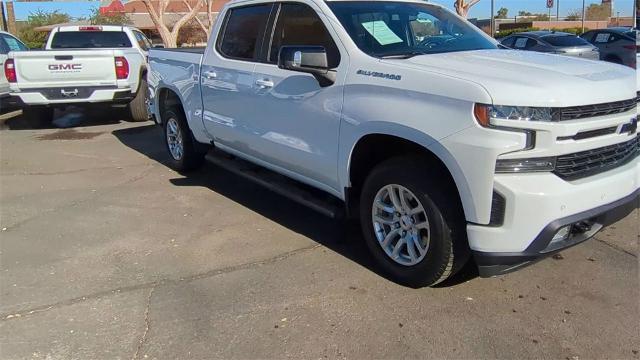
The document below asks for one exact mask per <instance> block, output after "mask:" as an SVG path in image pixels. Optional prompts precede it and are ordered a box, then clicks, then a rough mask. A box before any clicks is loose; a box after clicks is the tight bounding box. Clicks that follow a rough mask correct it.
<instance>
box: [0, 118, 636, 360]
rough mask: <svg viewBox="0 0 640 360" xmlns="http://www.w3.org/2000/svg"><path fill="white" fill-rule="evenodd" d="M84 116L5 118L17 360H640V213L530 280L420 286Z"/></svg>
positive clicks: (296, 210) (148, 139) (243, 191)
mask: <svg viewBox="0 0 640 360" xmlns="http://www.w3.org/2000/svg"><path fill="white" fill-rule="evenodd" d="M70 119H71V120H70V121H71V123H67V124H62V125H60V124H59V123H58V126H72V127H70V128H65V129H63V128H56V127H55V126H44V127H42V128H34V126H32V124H24V123H22V122H21V118H20V117H19V116H17V117H12V118H9V119H7V117H6V116H5V118H4V120H2V121H1V123H2V130H0V160H1V166H0V204H1V209H0V228H1V229H2V232H1V233H0V238H1V239H0V251H1V253H0V274H1V278H0V281H1V282H0V285H1V289H0V290H1V304H0V357H1V358H3V359H21V358H35V359H38V358H48V359H70V358H74V359H106V358H109V359H113V358H123V359H145V358H159V359H165V358H242V359H248V358H354V359H365V358H366V359H370V358H452V359H453V358H455V359H460V358H553V359H579V358H582V359H585V358H619V359H627V358H630V359H638V358H640V353H639V351H640V344H639V340H638V339H639V335H640V330H639V327H638V320H639V316H638V315H639V304H638V298H639V294H638V285H639V278H638V233H639V227H640V219H639V217H638V211H636V212H634V213H632V214H631V215H630V216H628V217H627V218H626V219H624V220H622V221H620V222H618V223H617V224H615V225H613V226H611V227H610V228H608V229H607V230H605V231H603V232H601V233H599V234H598V235H597V236H596V238H594V239H591V240H590V241H588V242H586V243H584V244H582V245H580V246H577V247H574V248H572V249H569V250H567V251H564V252H562V253H561V255H560V256H557V257H556V258H553V259H547V260H544V261H543V262H541V263H538V264H537V265H536V266H532V267H529V268H526V269H523V270H522V271H519V272H516V273H513V274H509V275H506V276H503V277H500V278H492V279H481V278H477V277H475V276H474V274H473V271H471V270H468V271H465V273H464V274H463V275H462V276H458V277H457V278H455V279H453V280H452V281H449V282H448V283H445V284H443V285H442V286H440V287H438V288H424V289H418V290H416V289H409V288H405V287H401V286H399V285H396V284H394V283H393V282H390V281H389V280H387V279H385V278H384V277H382V276H380V275H379V274H378V273H376V271H375V268H374V267H373V266H372V263H371V260H370V259H369V257H368V255H367V254H366V252H365V249H364V247H363V245H362V243H361V241H360V238H359V235H358V234H357V232H353V231H345V230H344V229H343V228H342V227H341V225H340V224H339V223H337V222H334V221H331V220H328V219H326V218H323V217H321V216H319V215H316V213H314V212H312V211H310V210H308V209H306V208H304V207H301V206H299V205H297V204H295V203H292V202H290V201H288V200H286V199H284V198H282V197H280V196H278V195H276V194H272V193H269V192H268V191H265V190H263V189H262V188H260V187H259V186H257V185H254V184H252V183H250V182H247V181H246V180H243V179H241V178H239V177H237V176H234V175H232V174H230V173H228V172H226V171H224V170H221V169H218V168H216V167H214V166H212V165H207V166H205V167H204V168H203V169H202V170H200V171H198V172H196V173H194V174H190V175H189V176H186V177H185V176H182V175H179V174H177V173H176V172H174V171H172V170H170V169H169V168H168V167H166V166H165V165H164V164H163V162H164V161H165V160H166V155H165V151H164V148H163V144H162V137H161V136H162V132H161V130H160V129H159V128H158V127H156V126H154V125H152V124H151V123H127V122H120V121H117V120H114V115H112V114H102V115H100V114H89V115H86V116H84V117H76V118H73V117H71V118H70ZM67 120H68V119H67ZM36 127H37V126H36Z"/></svg>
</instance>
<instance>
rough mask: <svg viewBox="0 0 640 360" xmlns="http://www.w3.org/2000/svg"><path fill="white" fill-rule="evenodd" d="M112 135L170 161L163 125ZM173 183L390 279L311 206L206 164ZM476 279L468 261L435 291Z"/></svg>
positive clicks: (354, 237) (355, 236) (349, 228)
mask: <svg viewBox="0 0 640 360" xmlns="http://www.w3.org/2000/svg"><path fill="white" fill-rule="evenodd" d="M113 135H114V136H115V137H116V138H117V139H118V140H120V141H121V142H122V143H123V144H124V145H126V146H128V147H130V148H131V149H133V150H136V151H138V152H139V153H141V154H143V155H145V156H147V157H149V158H150V159H153V160H155V161H158V162H160V163H163V164H164V163H166V161H167V160H168V154H167V152H166V150H165V148H164V142H163V133H162V129H161V128H160V127H159V126H156V125H147V126H140V127H135V128H127V129H120V130H115V131H113ZM169 181H170V182H171V183H172V184H174V185H176V186H200V187H206V188H209V189H210V190H212V191H214V192H216V193H218V194H220V195H222V196H224V197H226V198H228V199H230V200H232V201H235V202H236V203H238V204H241V205H242V206H244V207H246V208H249V209H251V210H252V211H255V212H257V213H259V214H260V215H262V216H264V217H266V218H268V219H270V220H272V221H274V222H277V223H278V224H280V225H282V226H285V227H286V228H288V229H290V230H291V231H294V232H296V233H299V234H302V235H304V236H306V237H308V238H309V239H311V240H313V241H315V242H317V243H319V244H321V245H323V246H325V247H327V248H329V249H331V250H332V251H334V252H336V253H338V254H340V255H342V256H344V257H346V258H347V259H350V260H352V261H354V262H356V263H358V264H360V265H361V266H363V267H365V268H367V269H369V270H371V271H373V272H375V273H376V274H378V275H380V276H382V277H384V278H386V279H387V280H390V281H392V280H391V279H389V277H387V276H386V275H385V274H384V273H382V272H380V271H379V269H378V268H377V267H376V266H375V264H374V262H373V259H372V258H371V257H370V255H369V252H368V250H367V249H366V245H365V243H364V240H363V239H362V235H361V233H360V228H359V226H358V225H356V224H353V223H350V222H344V221H340V220H333V219H329V218H327V217H324V216H322V215H319V214H318V213H316V212H314V211H312V210H310V209H309V208H307V207H304V206H302V205H299V204H298V203H295V202H293V201H291V200H289V199H287V198H285V197H282V196H280V195H278V194H276V193H273V192H271V191H268V190H266V189H264V188H263V187H261V186H260V185H257V184H254V183H253V182H251V181H249V180H246V179H244V178H242V177H240V176H238V175H235V174H233V173H231V172H228V171H227V170H225V169H222V168H219V167H216V166H214V165H211V164H206V165H205V166H203V167H202V168H201V169H200V170H198V171H195V172H192V173H189V174H188V175H187V176H186V177H180V178H175V179H170V180H169ZM475 277H477V270H476V268H475V266H474V265H473V264H472V262H470V263H469V264H467V266H465V268H464V269H463V270H462V271H461V272H460V273H459V274H457V275H456V276H454V277H453V278H451V279H449V280H447V281H445V282H443V283H441V284H439V285H438V286H437V287H438V288H443V287H449V286H453V285H456V284H459V283H462V282H465V281H467V280H470V279H473V278H475Z"/></svg>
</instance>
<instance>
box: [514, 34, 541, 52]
mask: <svg viewBox="0 0 640 360" xmlns="http://www.w3.org/2000/svg"><path fill="white" fill-rule="evenodd" d="M536 44H537V41H535V40H533V39H529V38H526V37H516V39H515V42H514V43H513V48H514V49H519V50H523V49H530V48H532V47H534V46H536Z"/></svg>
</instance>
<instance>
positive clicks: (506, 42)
mask: <svg viewBox="0 0 640 360" xmlns="http://www.w3.org/2000/svg"><path fill="white" fill-rule="evenodd" d="M515 40H516V38H514V37H508V38H506V39H504V40H502V45H504V46H508V47H513V42H514V41H515Z"/></svg>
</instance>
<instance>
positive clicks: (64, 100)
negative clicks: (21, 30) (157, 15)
mask: <svg viewBox="0 0 640 360" xmlns="http://www.w3.org/2000/svg"><path fill="white" fill-rule="evenodd" d="M150 44H151V43H150V42H149V40H148V39H147V38H146V37H145V36H144V34H143V33H142V32H140V31H139V30H137V29H135V28H131V27H126V26H112V25H111V26H106V25H105V26H101V25H91V26H60V27H56V28H54V29H53V30H52V31H51V33H50V35H49V38H48V40H47V44H46V46H45V50H39V51H28V52H14V51H12V52H9V56H8V59H7V60H6V61H5V63H4V72H5V77H6V78H7V80H8V81H9V85H10V94H11V95H12V96H14V97H18V98H19V99H20V101H21V102H22V103H23V113H24V116H26V117H27V118H36V119H39V120H51V119H52V117H53V109H54V108H55V107H65V106H68V105H85V106H86V105H90V104H113V105H119V106H126V107H127V108H128V110H129V113H130V116H131V119H132V120H134V121H144V120H148V115H147V104H146V98H147V96H146V95H147V94H146V93H147V89H148V86H147V83H146V74H147V51H148V49H149V47H150Z"/></svg>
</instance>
